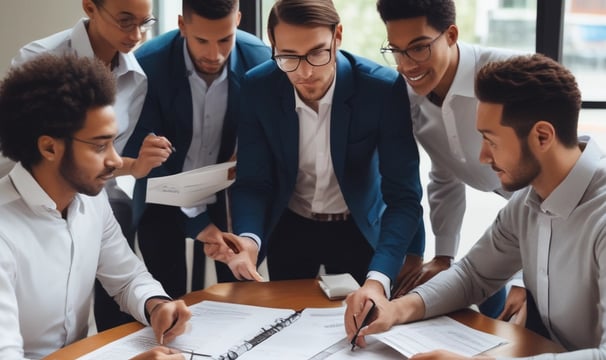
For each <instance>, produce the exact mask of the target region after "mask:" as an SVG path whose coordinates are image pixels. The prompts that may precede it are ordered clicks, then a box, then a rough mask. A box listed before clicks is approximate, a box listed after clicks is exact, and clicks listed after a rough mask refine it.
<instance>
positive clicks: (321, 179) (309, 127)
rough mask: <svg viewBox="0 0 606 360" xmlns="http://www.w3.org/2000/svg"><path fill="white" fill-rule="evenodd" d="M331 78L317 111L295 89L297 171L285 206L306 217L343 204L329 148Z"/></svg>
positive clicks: (336, 209)
mask: <svg viewBox="0 0 606 360" xmlns="http://www.w3.org/2000/svg"><path fill="white" fill-rule="evenodd" d="M335 83H336V81H333V82H332V84H331V85H330V87H329V88H328V90H327V91H326V94H324V96H323V97H322V99H320V101H319V102H318V112H316V111H315V110H313V109H312V108H311V107H309V106H308V105H307V104H305V102H304V101H303V100H302V99H301V97H300V96H299V94H298V93H297V91H296V90H293V91H294V92H295V111H296V112H297V115H298V116H299V171H298V173H297V183H296V184H295V190H294V192H293V194H292V197H291V198H290V201H289V203H288V207H289V208H290V209H291V210H292V211H294V212H295V213H297V214H299V215H302V216H306V217H309V214H311V213H320V214H341V213H344V212H346V211H347V204H346V203H345V199H344V198H343V194H342V193H341V188H340V187H339V183H338V182H337V176H336V175H335V170H334V168H333V164H332V156H331V152H330V117H331V110H332V98H333V94H334V92H335Z"/></svg>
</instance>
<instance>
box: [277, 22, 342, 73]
mask: <svg viewBox="0 0 606 360" xmlns="http://www.w3.org/2000/svg"><path fill="white" fill-rule="evenodd" d="M334 43H335V35H334V30H333V36H332V40H331V41H330V48H328V49H314V50H312V51H310V52H308V53H307V54H305V55H294V54H279V55H273V59H274V61H275V62H276V64H277V65H278V67H279V68H280V70H282V71H284V72H293V71H296V70H297V69H298V68H299V65H301V60H305V61H307V63H308V64H309V65H311V66H324V65H326V64H328V63H329V62H330V60H331V59H332V48H333V45H334Z"/></svg>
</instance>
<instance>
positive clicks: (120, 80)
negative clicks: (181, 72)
mask: <svg viewBox="0 0 606 360" xmlns="http://www.w3.org/2000/svg"><path fill="white" fill-rule="evenodd" d="M82 8H83V10H84V12H85V13H86V16H87V17H86V18H82V19H80V20H79V21H78V22H77V23H76V25H74V27H73V28H71V29H68V30H64V31H61V32H59V33H56V34H53V35H50V36H48V37H46V38H43V39H39V40H35V41H33V42H31V43H29V44H27V45H25V46H24V47H23V48H21V50H20V51H19V54H18V55H17V56H16V57H15V58H14V59H13V60H12V63H11V65H12V66H17V65H20V64H22V63H23V62H25V61H28V60H30V59H33V58H34V57H36V56H38V55H40V54H43V53H53V54H57V55H59V54H65V53H74V54H76V55H78V56H86V57H96V58H98V59H100V60H101V61H102V62H103V63H104V64H106V65H107V67H108V68H109V69H110V70H111V72H112V74H113V76H114V78H115V80H116V84H117V92H116V102H115V104H114V109H115V112H116V121H117V124H118V136H117V138H116V139H115V141H114V146H115V148H116V151H117V152H118V153H119V154H121V153H122V150H123V148H124V146H125V144H126V141H127V140H128V138H129V136H130V134H131V133H132V131H133V129H134V127H135V124H136V122H137V120H138V119H139V113H140V112H141V108H142V106H143V101H144V99H145V93H146V91H147V80H146V76H145V73H144V72H143V70H142V69H141V67H140V66H139V64H138V62H137V60H136V59H135V56H134V55H133V53H132V50H133V49H135V48H136V47H137V45H139V44H140V43H141V41H143V40H144V37H145V34H146V33H147V32H148V31H149V30H150V29H152V27H153V25H154V24H155V22H156V19H155V18H154V16H153V15H152V12H151V11H152V1H151V0H82ZM170 153H171V144H170V142H169V141H168V140H167V139H166V138H164V137H159V136H155V135H149V136H148V137H147V138H146V139H145V141H144V142H143V144H142V146H141V148H140V150H139V157H138V158H127V157H123V158H122V160H123V163H124V165H123V167H122V168H121V169H118V170H117V171H116V175H133V176H134V177H136V178H139V177H142V176H145V175H147V174H148V173H149V171H150V170H151V169H152V168H154V167H156V166H159V165H160V164H162V163H163V162H164V161H165V160H166V159H167V158H168V156H169V155H170ZM1 161H4V159H1ZM11 167H12V166H10V167H8V168H7V169H6V173H8V170H10V168H11ZM3 168H4V167H3ZM6 173H0V176H4V175H5V174H6ZM105 189H106V191H107V193H108V197H109V200H110V204H111V206H112V209H113V211H114V215H115V216H116V218H117V219H118V222H119V223H120V226H121V228H122V232H123V234H124V236H125V237H126V238H127V240H128V242H129V244H130V245H131V248H133V244H134V229H133V226H132V209H131V200H130V197H129V196H128V195H126V193H124V191H123V190H122V189H120V188H119V187H118V185H117V184H116V181H115V180H112V181H109V182H108V183H107V184H106V186H105ZM95 293H96V298H95V318H96V322H97V328H98V330H105V329H107V328H111V327H114V326H116V325H120V324H122V323H125V322H129V321H132V320H133V319H132V317H130V316H128V315H126V314H125V313H123V312H121V311H120V310H119V308H118V306H117V304H116V303H115V302H114V300H113V299H112V298H111V297H110V296H108V295H107V293H106V292H105V290H104V289H103V288H102V287H101V286H100V284H99V283H98V282H97V285H96V291H95Z"/></svg>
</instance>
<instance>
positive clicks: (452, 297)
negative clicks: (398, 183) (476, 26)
mask: <svg viewBox="0 0 606 360" xmlns="http://www.w3.org/2000/svg"><path fill="white" fill-rule="evenodd" d="M475 87H476V95H477V96H478V99H479V100H480V103H479V106H478V113H477V122H476V126H477V128H478V130H479V131H480V133H481V134H482V137H483V141H482V148H481V152H480V160H481V161H482V162H484V163H486V164H489V165H491V166H492V168H493V170H494V171H495V172H496V173H497V175H498V177H499V180H500V181H501V184H502V185H503V188H504V189H505V190H507V191H516V190H520V189H523V190H520V191H518V192H517V193H515V194H514V195H513V197H512V198H511V200H510V201H509V203H508V204H507V205H506V206H505V207H504V208H503V209H502V210H501V211H500V213H499V215H498V217H497V219H496V220H495V222H494V223H493V225H492V226H491V228H489V229H488V231H487V232H486V233H485V234H484V235H483V236H482V238H481V239H480V240H479V241H478V243H477V244H476V246H475V247H474V248H472V250H471V251H470V252H469V253H468V254H467V255H466V256H465V257H464V258H463V259H462V260H461V261H460V262H458V263H457V264H455V265H453V267H452V268H450V269H448V270H446V271H444V272H442V273H440V274H438V275H437V276H436V277H434V278H433V279H431V280H430V281H429V282H427V283H426V284H424V285H422V286H420V287H418V288H416V289H415V290H413V292H412V293H410V294H408V295H406V296H404V297H402V298H399V299H396V300H394V301H392V302H388V301H386V300H384V299H375V301H376V303H377V308H378V309H379V310H378V312H377V313H376V314H375V315H374V316H373V321H372V322H371V323H370V324H369V326H368V327H367V328H365V329H363V330H362V331H360V334H359V335H360V337H359V338H358V339H357V342H358V344H359V345H362V346H363V345H365V342H364V339H363V337H364V336H365V335H369V334H373V333H377V332H380V331H384V330H386V329H388V328H390V327H391V326H392V325H394V324H398V323H405V322H411V321H415V320H419V319H422V318H429V317H432V316H436V315H439V314H444V313H448V312H450V311H453V310H456V309H460V308H462V307H465V306H467V305H469V304H471V303H477V302H479V301H481V300H482V299H484V298H485V297H486V295H487V294H490V293H492V292H493V291H494V290H495V289H498V288H499V287H500V286H502V285H503V284H504V283H505V282H506V281H507V280H508V279H509V277H510V276H511V275H513V274H514V273H515V272H516V271H518V270H520V269H523V271H524V283H525V285H526V288H527V296H528V299H529V306H528V320H529V321H530V320H532V319H534V320H536V321H535V322H534V323H532V324H529V322H528V321H527V324H526V325H527V327H529V328H532V329H533V330H535V331H537V332H539V333H541V330H542V332H543V335H544V336H547V337H549V338H551V339H552V340H554V341H556V342H558V343H560V344H561V345H563V346H564V347H565V348H566V349H567V350H568V351H569V352H567V353H564V354H544V355H539V356H537V357H536V358H538V359H547V358H549V359H553V358H556V359H590V358H591V359H598V358H600V359H603V358H605V357H606V346H605V345H606V338H605V337H604V334H605V333H606V331H605V327H606V321H605V320H606V317H605V315H604V310H605V309H604V308H605V306H606V289H605V287H606V282H605V279H606V267H604V266H603V264H605V263H606V246H605V245H606V216H605V215H604V214H606V156H605V155H604V154H603V153H602V151H601V150H600V149H599V148H598V146H597V144H596V142H595V141H594V140H590V139H581V140H580V141H579V140H578V139H577V123H578V114H579V110H580V105H581V94H580V91H579V89H578V86H577V83H576V81H575V79H574V77H573V75H572V74H571V73H570V72H569V71H568V70H566V69H565V68H564V67H563V66H561V65H560V64H558V63H557V62H555V61H553V60H551V59H549V58H547V57H545V56H543V55H533V56H520V57H515V58H512V59H510V60H505V61H499V62H494V63H491V64H488V65H486V66H485V67H484V68H482V70H480V72H479V73H478V75H477V77H476V84H475ZM528 185H530V186H528ZM526 186H528V187H526ZM525 187H526V188H525ZM601 264H602V266H601ZM535 303H536V305H535ZM347 305H348V306H347V311H346V313H345V322H346V324H345V326H346V331H347V334H348V336H349V337H350V338H351V337H352V336H353V334H354V332H355V331H356V328H355V324H354V322H353V320H352V317H353V315H354V314H356V313H357V314H358V316H365V313H366V312H367V311H368V309H365V308H361V307H360V305H359V304H356V303H353V302H351V301H348V304H347ZM533 315H536V317H533ZM540 328H542V329H540ZM428 355H430V356H428V358H432V359H433V358H448V359H452V358H457V356H458V355H455V354H451V353H446V352H444V351H438V352H435V353H431V354H428ZM459 358H460V357H459ZM483 358H486V357H483ZM474 359H475V358H474Z"/></svg>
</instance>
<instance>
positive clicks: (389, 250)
mask: <svg viewBox="0 0 606 360" xmlns="http://www.w3.org/2000/svg"><path fill="white" fill-rule="evenodd" d="M241 90H242V96H241V99H242V106H241V110H242V112H241V116H240V120H239V127H238V165H237V175H236V183H235V184H234V185H233V186H232V190H231V194H232V198H231V199H232V202H231V204H232V221H233V226H234V232H235V233H237V234H239V233H244V232H251V233H254V234H257V235H258V236H260V238H261V240H262V249H261V254H260V256H259V257H260V258H261V257H264V256H265V252H266V247H267V244H266V242H267V237H268V235H269V233H270V231H271V230H272V229H273V227H274V226H275V225H276V223H277V221H278V220H279V218H280V215H281V214H282V212H283V211H284V210H285V209H286V207H287V205H288V201H289V199H290V197H291V195H292V193H293V191H294V187H295V183H296V178H297V172H298V162H299V154H298V152H299V123H298V116H297V113H296V111H295V96H294V89H293V86H292V85H291V83H290V81H289V80H288V78H287V76H286V74H285V73H284V72H282V71H280V69H278V67H277V66H276V64H275V63H274V62H273V61H269V62H266V63H264V64H262V65H259V66H258V67H256V68H254V69H253V70H251V71H249V72H248V73H247V74H246V77H245V78H244V80H243V82H242V89H241ZM406 91H407V90H406V84H405V82H404V80H403V79H402V77H401V76H399V75H398V74H397V73H396V72H395V71H393V70H391V69H389V68H386V67H383V66H380V65H378V64H376V63H373V62H371V61H369V60H366V59H363V58H360V57H357V56H354V55H352V54H349V53H347V52H344V51H339V52H338V53H337V75H336V85H335V92H334V96H333V103H332V113H331V121H330V147H331V155H332V162H333V166H334V171H335V174H336V178H337V180H338V182H339V186H340V188H341V192H342V193H343V196H344V198H345V202H346V203H347V206H348V208H349V210H350V212H351V214H352V217H353V219H354V221H355V223H356V224H357V226H358V227H359V229H360V230H361V231H362V233H363V234H364V236H365V237H366V239H367V240H368V242H369V243H370V245H371V246H372V247H373V249H374V250H375V255H374V257H373V259H372V261H371V264H370V267H369V270H376V271H379V272H381V273H383V274H385V275H387V276H388V277H389V278H390V279H391V281H392V283H393V282H394V281H395V278H396V276H397V274H398V271H399V270H400V267H401V266H402V261H403V259H404V255H405V254H406V252H407V250H408V249H409V247H410V245H411V243H413V242H414V243H415V247H420V248H422V247H423V246H424V237H423V236H421V235H419V236H416V237H415V234H417V228H418V227H419V224H421V226H422V208H421V204H420V200H421V195H422V189H421V184H420V181H419V154H418V150H417V145H416V142H415V139H414V138H413V133H412V123H411V116H410V105H409V102H408V96H407V92H406ZM419 234H424V232H419ZM413 239H414V240H413ZM419 242H422V244H419ZM318 251H321V249H318ZM421 254H422V252H421Z"/></svg>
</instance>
